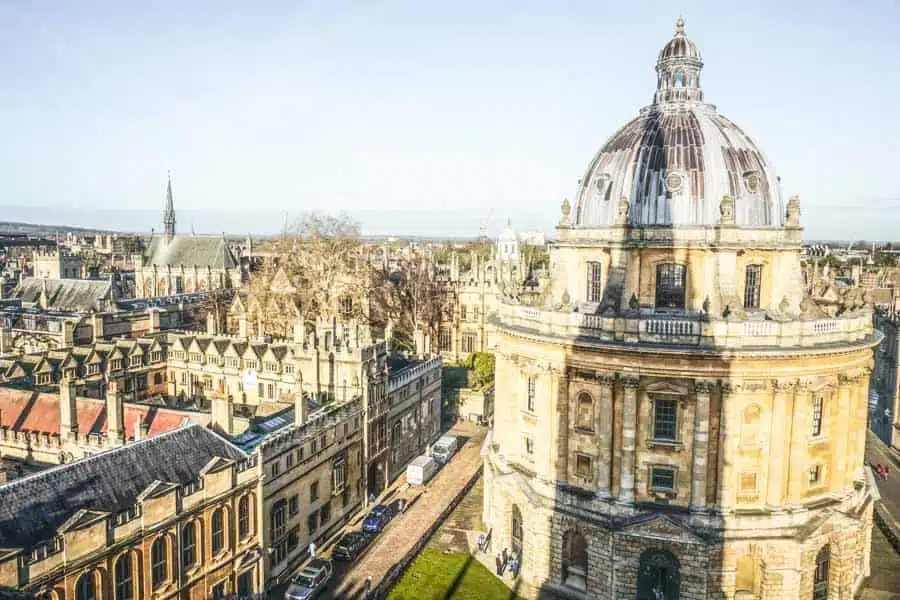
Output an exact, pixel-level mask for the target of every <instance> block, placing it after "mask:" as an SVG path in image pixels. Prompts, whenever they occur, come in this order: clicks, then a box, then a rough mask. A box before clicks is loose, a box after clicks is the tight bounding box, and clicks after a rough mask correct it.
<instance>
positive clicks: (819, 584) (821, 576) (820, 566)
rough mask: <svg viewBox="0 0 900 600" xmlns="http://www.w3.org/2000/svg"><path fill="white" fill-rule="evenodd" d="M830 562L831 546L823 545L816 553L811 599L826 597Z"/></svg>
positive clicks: (824, 598) (824, 599)
mask: <svg viewBox="0 0 900 600" xmlns="http://www.w3.org/2000/svg"><path fill="white" fill-rule="evenodd" d="M830 562H831V546H823V547H822V549H821V550H819V553H818V554H817V555H816V570H815V573H813V596H812V597H813V600H827V598H828V567H829V563H830Z"/></svg>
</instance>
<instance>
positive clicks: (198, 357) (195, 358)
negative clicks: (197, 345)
mask: <svg viewBox="0 0 900 600" xmlns="http://www.w3.org/2000/svg"><path fill="white" fill-rule="evenodd" d="M188 358H190V361H191V362H195V363H202V362H203V354H201V353H200V352H191V353H190V355H189V356H188Z"/></svg>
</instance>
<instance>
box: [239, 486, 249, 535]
mask: <svg viewBox="0 0 900 600" xmlns="http://www.w3.org/2000/svg"><path fill="white" fill-rule="evenodd" d="M248 535H250V496H244V497H243V498H241V499H240V500H239V501H238V537H239V538H240V539H244V538H245V537H247V536H248Z"/></svg>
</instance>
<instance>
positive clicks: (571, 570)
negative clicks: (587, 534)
mask: <svg viewBox="0 0 900 600" xmlns="http://www.w3.org/2000/svg"><path fill="white" fill-rule="evenodd" d="M587 568H588V554H587V542H586V541H585V539H584V536H583V535H581V534H580V533H578V532H577V531H568V532H566V534H565V535H564V536H563V583H564V584H565V585H567V586H569V587H573V588H575V589H577V590H585V589H587Z"/></svg>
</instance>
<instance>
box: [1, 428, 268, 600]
mask: <svg viewBox="0 0 900 600" xmlns="http://www.w3.org/2000/svg"><path fill="white" fill-rule="evenodd" d="M173 456H178V460H177V461H175V460H172V457H173ZM135 465H139V468H135ZM258 483H259V468H258V465H257V462H256V459H255V458H253V457H250V456H247V455H246V454H244V453H243V452H241V451H240V450H238V449H237V448H235V447H234V446H232V445H231V444H230V443H228V442H227V441H225V440H224V439H223V438H220V437H218V436H217V435H216V434H214V433H212V432H211V431H209V430H207V429H205V428H203V427H200V426H197V425H194V426H188V427H183V428H180V429H177V430H175V431H172V432H169V433H167V434H164V435H161V436H158V437H155V438H151V439H148V440H144V441H141V442H138V443H135V444H129V445H127V446H123V447H122V448H119V449H116V450H111V451H107V452H103V453H101V454H98V455H97V456H93V457H91V458H88V459H84V460H80V461H76V462H73V463H71V464H66V465H61V466H59V467H55V468H53V469H49V470H46V471H42V472H40V473H37V474H34V475H30V476H28V477H24V478H22V479H18V480H15V481H13V482H10V483H8V484H5V485H2V486H0V546H2V547H3V550H2V551H0V585H5V586H10V587H16V588H21V589H24V590H26V591H30V592H34V593H35V594H36V595H38V596H39V597H41V598H47V599H51V600H90V599H107V598H115V599H121V600H129V599H132V600H135V599H138V598H179V599H181V598H190V599H195V600H206V599H208V598H224V597H225V596H226V595H229V594H235V593H237V594H245V595H246V594H253V593H256V592H258V591H261V590H262V570H261V562H260V558H261V556H262V554H263V553H262V551H261V546H260V537H259V524H260V505H259V502H258V495H257V494H258Z"/></svg>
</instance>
